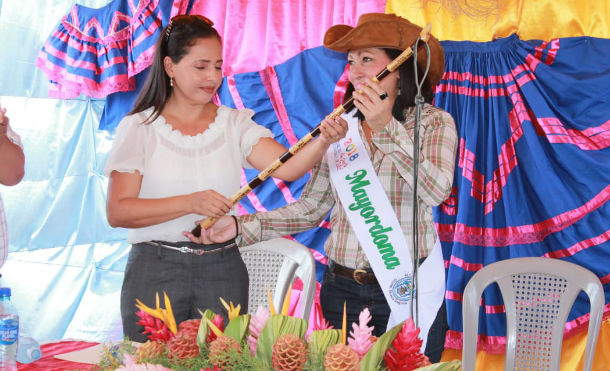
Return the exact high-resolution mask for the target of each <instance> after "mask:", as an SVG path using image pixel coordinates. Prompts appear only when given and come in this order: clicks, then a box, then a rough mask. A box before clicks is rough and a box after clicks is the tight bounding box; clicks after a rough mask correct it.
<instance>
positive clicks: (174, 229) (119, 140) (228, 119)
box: [104, 106, 273, 243]
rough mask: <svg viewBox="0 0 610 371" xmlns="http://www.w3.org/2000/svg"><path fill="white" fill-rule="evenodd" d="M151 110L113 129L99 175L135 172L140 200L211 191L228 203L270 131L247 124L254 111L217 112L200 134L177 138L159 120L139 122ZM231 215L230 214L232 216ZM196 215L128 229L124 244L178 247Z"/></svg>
mask: <svg viewBox="0 0 610 371" xmlns="http://www.w3.org/2000/svg"><path fill="white" fill-rule="evenodd" d="M151 112H152V108H149V109H148V110H146V111H144V112H140V113H137V114H134V115H130V116H126V117H125V118H123V120H122V121H121V122H120V123H119V126H118V128H117V131H116V135H115V138H114V143H113V146H112V150H111V152H110V155H109V157H108V160H107V162H106V167H105V168H104V174H105V175H107V176H108V175H110V173H111V172H112V171H118V172H130V173H133V172H135V171H136V170H137V171H138V172H139V173H140V174H141V175H142V185H141V187H140V195H139V197H140V198H163V197H171V196H177V195H183V194H189V193H192V192H196V191H203V190H207V189H213V190H215V191H217V192H219V193H220V194H222V195H224V196H226V197H231V196H232V195H233V194H234V193H235V192H237V191H238V190H239V188H240V180H241V168H242V167H244V168H252V166H251V165H250V164H249V163H248V161H247V160H246V158H247V157H248V156H249V155H250V152H251V150H252V146H253V145H255V144H256V143H258V141H259V139H260V138H262V137H273V134H272V133H271V131H270V130H269V129H267V128H265V127H263V126H260V125H258V124H256V123H255V122H254V121H252V116H253V115H254V111H252V110H249V109H242V110H236V109H232V108H229V107H226V106H220V107H219V108H218V112H217V115H216V120H215V121H214V122H213V123H212V124H210V126H209V128H208V129H207V130H205V131H204V132H203V133H200V134H198V135H195V136H190V135H183V134H182V133H180V132H179V131H177V130H173V128H172V126H171V125H169V124H168V123H167V122H166V121H165V119H164V118H163V117H162V116H159V117H158V118H157V119H156V120H155V121H153V122H152V123H150V124H147V125H143V124H142V122H143V121H145V119H146V118H147V117H148V116H149V115H150V113H151ZM232 212H235V210H233V211H232ZM199 219H202V216H200V215H197V214H189V215H185V216H182V217H180V218H177V219H174V220H170V221H167V222H164V223H161V224H157V225H153V226H149V227H143V228H134V229H131V230H130V231H129V236H128V241H129V242H130V243H137V242H142V241H150V240H162V241H170V242H177V241H184V240H186V238H185V237H184V236H182V232H183V231H187V230H188V231H190V230H191V229H192V228H193V227H194V226H195V224H194V222H195V221H196V220H199Z"/></svg>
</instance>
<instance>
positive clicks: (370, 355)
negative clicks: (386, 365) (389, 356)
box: [360, 322, 404, 371]
mask: <svg viewBox="0 0 610 371" xmlns="http://www.w3.org/2000/svg"><path fill="white" fill-rule="evenodd" d="M403 323H404V322H401V323H399V324H398V325H396V326H394V327H392V328H391V329H390V330H389V331H386V333H385V334H383V335H381V336H380V337H379V339H377V341H376V342H375V344H373V346H372V347H371V349H369V351H368V352H366V354H365V355H364V357H362V359H361V360H360V371H376V370H379V368H380V367H381V361H382V360H383V355H384V354H385V352H386V350H388V348H389V347H390V344H391V343H392V341H393V340H394V338H395V337H396V335H397V334H398V333H399V332H400V329H401V327H402V325H403Z"/></svg>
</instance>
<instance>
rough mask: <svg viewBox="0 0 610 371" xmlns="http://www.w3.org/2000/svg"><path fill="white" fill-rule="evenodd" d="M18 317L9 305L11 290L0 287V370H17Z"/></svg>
mask: <svg viewBox="0 0 610 371" xmlns="http://www.w3.org/2000/svg"><path fill="white" fill-rule="evenodd" d="M18 338H19V315H18V314H17V311H16V310H15V309H14V308H13V306H12V305H11V289H10V288H8V287H0V370H2V371H16V370H17V363H16V362H15V361H16V358H17V339H18Z"/></svg>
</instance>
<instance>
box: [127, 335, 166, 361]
mask: <svg viewBox="0 0 610 371" xmlns="http://www.w3.org/2000/svg"><path fill="white" fill-rule="evenodd" d="M163 353H165V343H163V342H161V341H150V340H149V341H147V342H146V343H144V344H142V345H140V346H139V347H138V349H137V350H136V354H135V357H134V360H135V361H136V363H147V361H148V360H149V359H153V358H159V357H160V356H161V355H163Z"/></svg>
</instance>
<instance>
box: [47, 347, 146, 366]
mask: <svg viewBox="0 0 610 371" xmlns="http://www.w3.org/2000/svg"><path fill="white" fill-rule="evenodd" d="M117 344H119V343H117ZM131 344H132V345H133V346H134V347H136V348H137V347H138V346H140V345H142V344H141V343H136V342H133V341H132V342H131ZM112 345H114V344H98V345H95V346H92V347H89V348H85V349H81V350H77V351H74V352H69V353H63V354H57V355H55V356H54V358H57V359H62V360H64V361H71V362H78V363H87V364H92V365H95V364H98V363H99V362H100V361H101V360H102V356H103V354H104V346H106V347H107V348H110V347H111V346H112Z"/></svg>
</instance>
